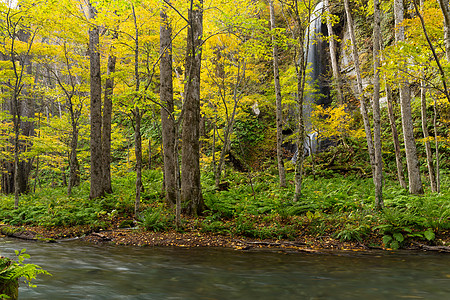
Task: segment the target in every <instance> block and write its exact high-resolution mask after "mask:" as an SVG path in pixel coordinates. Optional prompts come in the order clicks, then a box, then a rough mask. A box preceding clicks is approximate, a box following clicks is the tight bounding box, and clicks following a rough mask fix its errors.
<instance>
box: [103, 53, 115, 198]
mask: <svg viewBox="0 0 450 300" xmlns="http://www.w3.org/2000/svg"><path fill="white" fill-rule="evenodd" d="M115 71H116V57H115V56H114V55H113V54H110V55H109V56H108V65H107V69H106V76H107V77H106V79H105V95H104V98H103V118H102V152H103V155H102V157H103V164H102V168H103V170H102V173H103V190H104V192H105V193H108V194H111V193H112V192H113V190H112V185H111V118H112V109H113V102H112V97H113V89H114V77H113V74H114V72H115Z"/></svg>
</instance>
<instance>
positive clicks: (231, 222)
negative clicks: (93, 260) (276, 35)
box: [0, 170, 450, 251]
mask: <svg viewBox="0 0 450 300" xmlns="http://www.w3.org/2000/svg"><path fill="white" fill-rule="evenodd" d="M143 175H144V179H145V180H144V182H145V191H144V192H142V194H141V203H140V214H139V216H138V217H135V216H134V208H135V207H134V203H135V197H134V181H133V178H132V177H131V175H130V177H120V178H117V181H116V182H115V185H114V193H113V194H110V195H107V196H105V197H104V198H101V199H96V200H91V199H89V197H88V195H89V182H83V184H82V185H80V186H79V187H76V188H75V189H74V190H73V194H72V195H71V196H70V197H69V196H67V191H66V190H65V188H64V187H55V188H41V189H40V190H38V191H36V193H34V194H29V195H22V196H21V199H20V203H19V207H18V209H14V198H13V197H12V196H11V195H10V196H4V195H0V222H2V224H4V225H8V226H16V227H15V228H21V227H23V228H26V229H27V232H35V234H37V235H39V236H41V237H42V238H43V239H44V240H46V239H56V240H60V239H68V238H69V239H71V238H77V239H85V240H87V241H90V242H94V243H113V244H118V245H136V246H179V247H227V248H234V249H255V248H268V249H279V250H280V251H284V250H285V249H289V251H290V250H293V251H294V250H296V251H297V250H298V251H316V250H317V251H319V250H322V249H331V250H333V249H339V250H342V249H354V250H364V249H418V248H421V249H431V250H435V249H437V250H439V251H447V247H449V246H450V202H449V201H448V199H450V176H447V175H446V176H445V177H444V176H443V177H442V180H441V181H442V182H441V183H442V186H441V187H442V192H441V193H431V192H429V191H427V193H426V194H425V195H419V196H415V195H410V194H409V193H408V191H406V190H403V189H401V188H399V187H398V184H397V183H396V182H394V181H389V180H386V183H385V192H384V208H383V209H382V210H376V209H375V208H374V200H373V193H372V185H373V182H372V179H371V178H360V177H356V176H353V177H352V176H340V175H336V176H334V177H332V178H325V177H316V178H315V179H314V178H313V177H305V179H304V187H303V189H302V195H303V196H302V198H301V199H300V200H299V201H296V202H294V201H292V198H293V186H292V185H289V187H287V188H280V187H279V186H278V183H277V180H276V178H275V177H271V176H270V175H268V174H266V173H264V174H263V173H260V174H254V175H255V177H253V178H252V181H251V185H250V184H249V183H248V178H247V177H246V175H247V174H244V173H243V174H241V173H231V174H229V175H228V179H229V182H230V186H229V189H228V190H223V191H218V190H216V189H215V186H214V181H213V180H212V179H213V177H204V178H203V180H204V182H203V186H204V191H203V196H204V200H205V205H206V207H207V210H205V211H204V213H203V215H202V216H198V217H190V216H186V215H182V217H181V220H180V221H181V226H180V228H178V229H176V228H175V223H176V222H175V212H174V208H173V207H171V206H170V205H167V203H165V201H164V199H163V197H162V195H161V186H160V185H161V172H160V171H158V170H148V171H146V172H144V173H143ZM256 175H257V176H256ZM288 179H289V180H292V173H288ZM430 247H431V248H430Z"/></svg>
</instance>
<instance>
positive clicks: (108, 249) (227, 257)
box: [0, 239, 450, 300]
mask: <svg viewBox="0 0 450 300" xmlns="http://www.w3.org/2000/svg"><path fill="white" fill-rule="evenodd" d="M22 248H26V249H27V253H29V254H30V255H31V256H32V258H31V262H33V263H36V264H39V265H41V266H42V267H43V268H44V269H46V270H48V271H49V272H50V273H52V274H53V276H52V277H48V276H45V277H44V276H42V277H40V278H39V279H38V280H36V282H35V283H36V284H37V285H38V287H37V288H34V289H32V288H28V287H26V286H22V287H21V288H20V292H19V294H20V299H283V300H285V299H394V298H405V299H408V298H409V299H449V298H450V256H448V255H444V254H428V253H401V254H395V253H394V254H386V253H382V252H380V253H379V255H374V253H371V254H367V253H356V254H353V253H352V254H346V253H340V254H339V255H336V254H333V255H331V254H324V255H310V254H280V253H267V252H238V251H234V250H223V249H198V248H197V249H178V248H133V247H112V246H93V245H86V244H82V243H76V242H66V243H59V244H42V243H34V242H24V241H18V240H10V239H2V240H0V253H1V254H2V255H6V256H11V255H13V254H14V250H17V249H22Z"/></svg>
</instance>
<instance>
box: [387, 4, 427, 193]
mask: <svg viewBox="0 0 450 300" xmlns="http://www.w3.org/2000/svg"><path fill="white" fill-rule="evenodd" d="M394 15H395V26H396V30H395V41H396V42H397V43H398V42H401V41H404V40H405V30H404V28H403V26H401V23H402V22H403V1H402V0H394ZM401 81H402V82H401V83H400V107H401V115H402V127H403V139H404V142H405V152H406V165H407V167H408V180H409V192H410V193H411V194H423V186H422V180H421V178H420V169H419V159H418V157H417V149H416V143H415V139H414V124H413V119H412V112H411V90H410V87H409V81H408V80H407V79H406V78H404V77H403V78H401Z"/></svg>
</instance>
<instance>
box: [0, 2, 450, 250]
mask: <svg viewBox="0 0 450 300" xmlns="http://www.w3.org/2000/svg"><path fill="white" fill-rule="evenodd" d="M215 2H216V1H215ZM344 2H345V5H344V6H342V3H341V1H331V0H330V1H324V3H325V8H324V9H323V10H321V11H319V13H320V14H321V18H322V20H323V22H324V24H323V25H322V27H325V23H328V24H327V25H329V26H328V31H331V30H334V36H333V37H334V38H331V37H327V38H320V39H318V40H316V41H315V42H313V41H310V40H309V39H310V38H311V39H312V36H310V35H309V30H310V29H309V28H310V27H309V26H310V24H311V23H313V21H314V20H313V19H314V7H315V6H316V4H317V3H315V2H314V3H313V2H309V3H307V1H306V2H305V1H303V2H302V3H300V2H297V1H296V0H291V1H247V0H239V1H228V0H223V1H217V3H214V6H213V4H208V5H212V6H211V7H209V6H208V7H204V6H203V5H206V3H203V1H187V2H186V1H151V0H149V1H99V2H96V3H95V5H96V7H94V6H93V5H94V4H93V3H91V2H90V1H87V2H86V3H84V2H83V3H81V2H79V1H75V0H64V1H62V2H61V1H59V5H56V4H55V3H54V1H47V2H42V3H41V2H39V3H35V2H34V1H28V0H24V1H20V5H19V6H14V3H13V2H8V1H7V2H2V3H1V4H0V8H1V17H0V30H1V40H0V46H1V47H0V59H1V64H0V74H1V78H0V83H1V98H0V103H2V110H1V111H0V172H1V174H2V175H1V177H2V180H1V187H0V188H1V190H0V191H1V192H2V195H1V196H0V200H1V201H0V208H1V209H0V220H1V221H2V222H3V223H5V224H10V225H16V226H42V227H45V228H48V229H51V228H55V227H79V228H83V229H82V230H83V233H89V232H92V231H97V230H100V229H102V230H107V229H111V228H114V227H117V226H118V227H134V226H138V227H139V228H140V229H142V230H155V231H170V230H177V231H180V232H199V233H214V234H221V235H228V236H229V235H231V236H241V237H242V236H245V237H251V238H259V239H269V238H270V239H290V240H295V239H297V238H299V237H308V239H309V238H311V239H321V238H323V237H325V236H326V237H333V238H334V239H337V240H341V241H355V242H360V243H365V244H366V245H368V246H370V245H372V246H382V247H388V248H399V247H401V246H403V245H406V243H407V242H409V241H412V240H414V241H423V242H429V243H435V244H443V245H446V243H447V242H448V237H449V235H448V233H449V231H448V230H449V229H450V202H449V199H450V191H449V187H450V161H449V159H448V158H449V156H448V152H449V151H448V145H449V135H448V132H449V118H448V115H449V112H450V110H449V101H450V97H449V92H448V91H447V82H446V80H447V75H448V72H449V70H450V69H449V67H450V64H449V60H450V44H449V45H447V44H446V43H445V41H446V39H445V38H444V37H446V36H447V35H448V34H449V32H450V30H449V28H450V24H449V23H450V18H449V19H448V20H447V19H446V18H444V16H445V15H446V13H448V11H449V9H448V3H446V1H444V0H443V1H439V3H438V2H435V1H422V2H423V3H421V6H420V7H418V4H419V3H416V1H414V0H413V1H412V2H411V1H397V0H396V1H382V2H381V3H379V2H378V1H377V0H369V1H352V2H351V3H349V1H347V0H346V1H344ZM392 2H394V3H392ZM188 4H190V5H188ZM399 4H400V6H399ZM349 5H350V6H349ZM218 7H220V9H218ZM380 11H381V12H382V14H381V19H379V25H380V27H377V26H376V25H377V24H378V21H377V20H378V17H377V16H378V14H379V13H380ZM399 15H401V18H400V17H399ZM193 16H197V17H193ZM352 16H353V20H352V19H351V17H352ZM202 18H203V19H202ZM199 20H203V23H201V22H200V23H201V24H197V23H195V22H198V21H199ZM269 20H270V22H269ZM447 21H448V22H449V23H447ZM404 26H405V28H406V31H405V33H404V34H403V35H398V34H397V32H399V31H401V30H400V29H401V28H403V27H404ZM350 29H354V31H355V33H356V35H355V36H354V37H349V35H350V36H351V34H350V33H349V32H350V31H351V30H350ZM196 30H197V31H196ZM322 34H325V33H322ZM378 35H379V36H378ZM305 36H306V37H307V38H305ZM95 38H97V41H96V39H95ZM202 38H203V40H202ZM377 38H381V40H380V41H379V42H377V41H378V40H377ZM332 40H334V42H333V41H332ZM447 40H448V39H447ZM314 43H317V44H320V45H322V46H321V47H323V48H321V49H322V53H326V54H327V55H326V56H327V58H326V59H325V65H326V66H327V69H326V71H325V72H324V73H323V74H321V75H320V76H321V77H326V78H320V79H317V81H316V82H312V81H311V76H313V75H312V73H313V72H311V71H309V70H308V66H309V65H308V61H306V60H305V59H303V58H305V57H307V54H308V53H307V52H308V50H307V49H309V47H308V45H311V44H314ZM332 43H336V47H337V49H335V50H332V46H331V45H332ZM380 45H381V48H380V49H378V48H379V47H380ZM199 49H201V51H199ZM333 51H334V52H333ZM378 51H381V52H380V53H381V54H380V55H377V53H378ZM351 53H354V54H355V55H354V56H351ZM169 54H170V55H169ZM274 56H275V57H277V58H278V57H279V58H280V59H279V62H278V59H277V60H273V58H274ZM331 57H336V58H338V60H339V63H338V65H333V68H338V69H339V72H337V73H335V72H332V70H331V69H332V66H331V59H330V58H331ZM94 62H95V65H94ZM172 64H173V65H172ZM97 67H98V68H97ZM95 68H97V70H98V72H95V71H93V70H96V69H95ZM274 70H276V71H274ZM359 70H361V73H360V74H359V73H358V72H359ZM374 70H375V71H374ZM333 71H334V70H333ZM274 72H275V74H278V73H277V72H279V75H274ZM331 73H334V75H333V76H331V75H330V74H331ZM360 77H362V78H360ZM276 78H279V79H280V81H279V82H278V85H277V83H276V80H275V86H274V84H273V82H274V79H276ZM196 80H197V81H196ZM169 83H170V84H169ZM406 88H407V90H406ZM102 92H103V93H104V95H103V96H102ZM322 92H323V94H321V93H322ZM405 95H409V96H405ZM95 97H97V98H95ZM380 97H381V98H382V99H381V100H383V97H384V99H385V101H381V104H380V103H379V100H380ZM405 97H406V98H405ZM308 99H314V100H315V102H316V103H323V105H317V106H316V105H313V104H308V103H307V102H308V101H309V100H308ZM94 100H95V101H94ZM89 101H90V103H89ZM96 101H97V102H96ZM98 101H100V102H99V103H100V104H99V103H98ZM305 103H306V105H305ZM308 107H311V109H312V112H311V116H305V115H304V114H303V113H302V111H303V109H305V110H307V109H308ZM364 107H366V109H364ZM408 108H409V109H410V110H411V113H410V115H408V114H407V112H406V111H408ZM108 118H109V123H108ZM96 128H97V129H96ZM407 133H408V134H409V133H410V134H411V135H408V134H407ZM313 135H314V136H315V137H317V139H318V140H319V141H320V143H319V151H317V152H315V153H314V152H313V153H309V154H311V155H298V156H297V160H296V161H295V162H292V161H291V158H292V157H293V156H294V154H295V150H296V149H299V152H300V153H307V152H308V149H304V147H305V145H306V142H305V141H307V139H308V137H309V136H313ZM280 141H281V142H280ZM412 150H414V151H412ZM282 162H284V163H282ZM180 169H181V170H180ZM406 170H407V172H405V171H406ZM191 171H192V172H191ZM404 173H406V175H405V174H404ZM188 174H189V175H188ZM378 175H380V176H378ZM381 175H382V176H381ZM197 181H198V182H197Z"/></svg>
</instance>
